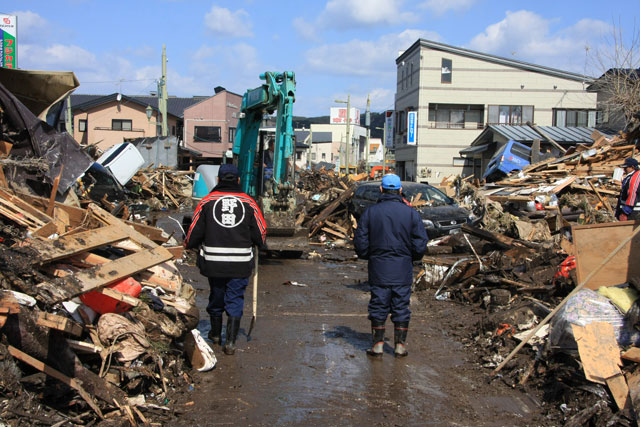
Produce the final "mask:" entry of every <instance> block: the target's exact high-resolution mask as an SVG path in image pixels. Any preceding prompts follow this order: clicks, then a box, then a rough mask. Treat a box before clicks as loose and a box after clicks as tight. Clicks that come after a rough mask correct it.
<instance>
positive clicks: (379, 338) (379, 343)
mask: <svg viewBox="0 0 640 427" xmlns="http://www.w3.org/2000/svg"><path fill="white" fill-rule="evenodd" d="M384 329H385V328H384V322H380V321H377V320H372V321H371V337H372V339H373V345H372V346H371V348H369V349H367V355H369V356H371V357H382V354H383V350H382V349H383V348H384Z"/></svg>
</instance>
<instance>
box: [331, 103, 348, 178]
mask: <svg viewBox="0 0 640 427" xmlns="http://www.w3.org/2000/svg"><path fill="white" fill-rule="evenodd" d="M335 102H337V103H340V104H347V122H346V123H347V135H346V138H345V141H344V142H345V150H344V157H345V159H344V160H345V162H344V163H345V172H346V173H347V175H349V151H351V138H350V137H351V119H350V117H349V116H350V113H351V95H347V100H346V101H340V100H338V99H336V100H335ZM341 145H342V144H341ZM342 160H343V157H342V156H340V167H342ZM338 173H340V171H339V170H338Z"/></svg>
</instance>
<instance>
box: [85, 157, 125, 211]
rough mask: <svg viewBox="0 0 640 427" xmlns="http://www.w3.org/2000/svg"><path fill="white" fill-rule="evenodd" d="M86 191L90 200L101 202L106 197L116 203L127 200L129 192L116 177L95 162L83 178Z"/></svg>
mask: <svg viewBox="0 0 640 427" xmlns="http://www.w3.org/2000/svg"><path fill="white" fill-rule="evenodd" d="M82 185H83V187H84V191H86V192H87V194H86V195H87V196H89V198H90V199H92V200H95V201H97V202H99V201H100V200H102V198H103V197H104V196H105V195H106V196H107V200H108V201H110V202H112V203H116V202H120V201H123V200H126V199H127V191H126V189H125V188H124V187H122V185H120V183H118V181H117V180H116V179H115V177H114V176H113V175H112V174H111V172H109V169H107V168H105V167H104V166H102V165H101V164H100V163H98V162H94V163H93V164H92V165H91V167H90V168H89V169H87V171H86V172H85V173H84V175H83V176H82Z"/></svg>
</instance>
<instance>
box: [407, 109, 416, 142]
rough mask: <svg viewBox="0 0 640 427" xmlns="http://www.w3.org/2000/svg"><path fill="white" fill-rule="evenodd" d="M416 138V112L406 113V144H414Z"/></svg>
mask: <svg viewBox="0 0 640 427" xmlns="http://www.w3.org/2000/svg"><path fill="white" fill-rule="evenodd" d="M417 140H418V112H417V111H409V112H408V113H407V144H412V145H416V142H417Z"/></svg>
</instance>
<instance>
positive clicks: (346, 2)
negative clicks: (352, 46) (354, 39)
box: [319, 0, 413, 28]
mask: <svg viewBox="0 0 640 427" xmlns="http://www.w3.org/2000/svg"><path fill="white" fill-rule="evenodd" d="M403 3H404V0H368V1H361V0H329V1H328V2H327V5H326V6H325V9H324V11H323V12H322V13H321V14H320V18H319V23H320V24H321V25H323V26H329V27H334V28H339V27H341V26H364V27H370V26H373V25H380V24H398V23H401V22H407V21H411V20H412V19H413V16H412V14H410V13H408V12H402V11H401V7H402V4H403Z"/></svg>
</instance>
